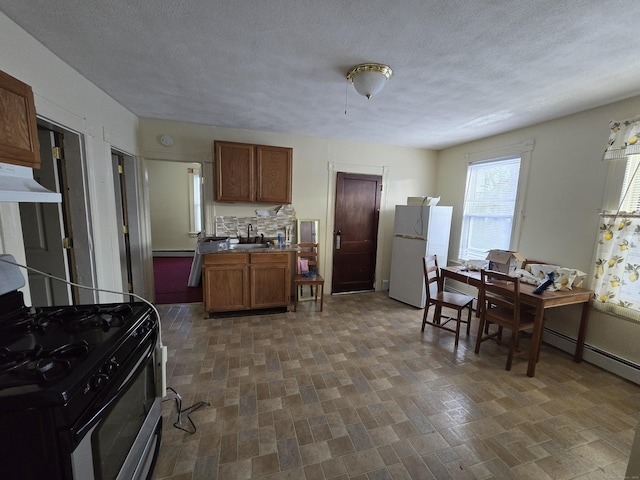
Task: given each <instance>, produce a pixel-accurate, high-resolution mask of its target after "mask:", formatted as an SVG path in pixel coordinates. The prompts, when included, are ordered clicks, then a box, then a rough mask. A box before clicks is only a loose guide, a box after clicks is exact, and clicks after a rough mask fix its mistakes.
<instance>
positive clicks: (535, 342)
mask: <svg viewBox="0 0 640 480" xmlns="http://www.w3.org/2000/svg"><path fill="white" fill-rule="evenodd" d="M543 325H544V308H542V306H541V305H538V306H537V307H536V316H535V319H534V320H533V333H532V335H531V345H530V346H529V365H528V366H527V375H528V376H529V377H533V376H534V375H535V374H536V363H537V360H538V349H539V346H540V342H542V327H543Z"/></svg>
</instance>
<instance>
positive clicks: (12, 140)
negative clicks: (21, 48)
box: [0, 71, 40, 168]
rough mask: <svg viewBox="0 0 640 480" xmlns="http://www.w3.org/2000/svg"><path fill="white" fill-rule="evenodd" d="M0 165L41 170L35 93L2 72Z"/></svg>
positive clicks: (0, 80)
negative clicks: (34, 100) (2, 163)
mask: <svg viewBox="0 0 640 480" xmlns="http://www.w3.org/2000/svg"><path fill="white" fill-rule="evenodd" d="M0 162H4V163H13V164H15V165H22V166H25V167H31V168H40V144H39V142H38V126H37V124H36V108H35V104H34V102H33V91H32V90H31V87H30V86H29V85H27V84H26V83H22V82H21V81H20V80H18V79H16V78H13V77H12V76H10V75H7V74H6V73H4V72H3V71H0Z"/></svg>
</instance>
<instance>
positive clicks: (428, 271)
mask: <svg viewBox="0 0 640 480" xmlns="http://www.w3.org/2000/svg"><path fill="white" fill-rule="evenodd" d="M422 264H423V265H424V286H425V289H426V293H427V304H429V303H430V302H431V285H432V284H433V283H435V284H436V285H437V286H438V288H437V291H438V292H441V291H442V287H443V285H442V277H441V276H440V268H439V267H438V256H437V255H427V256H426V257H423V258H422Z"/></svg>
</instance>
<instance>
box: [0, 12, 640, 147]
mask: <svg viewBox="0 0 640 480" xmlns="http://www.w3.org/2000/svg"><path fill="white" fill-rule="evenodd" d="M0 11H2V12H3V13H4V14H5V15H7V16H8V17H9V18H10V19H12V20H13V21H14V22H16V23H17V24H18V25H20V26H21V27H22V28H24V29H25V30H26V31H27V32H29V33H30V34H31V35H33V36H34V37H35V38H36V39H38V40H39V41H40V42H42V43H43V44H44V45H45V46H46V47H47V48H48V49H50V50H51V51H53V52H54V53H55V54H56V55H57V56H59V57H60V58H61V59H62V60H64V61H65V62H66V63H68V64H69V65H71V66H72V67H74V68H75V69H76V70H77V71H78V72H80V73H81V74H82V75H84V76H85V77H86V78H88V79H89V80H91V81H92V82H93V83H95V84H96V85H98V86H99V87H100V88H101V89H102V90H104V91H105V92H106V93H108V94H109V95H110V96H112V97H113V98H114V99H116V100H117V101H118V102H119V103H121V104H122V105H124V106H125V107H126V108H128V109H129V110H130V111H131V112H133V113H134V114H136V115H138V116H141V117H152V118H160V119H167V120H178V121H185V122H194V123H202V124H208V125H216V126H224V127H235V128H245V129H252V130H267V131H274V132H287V133H295V134H300V135H309V136H317V137H333V138H344V139H351V140H357V141H363V142H374V143H384V144H393V145H406V146H415V147H424V148H434V149H440V148H444V147H447V146H451V145H456V144H460V143H464V142H466V141H470V140H473V139H477V138H481V137H485V136H488V135H492V134H496V133H500V132H505V131H508V130H513V129H515V128H519V127H523V126H527V125H532V124H535V123H538V122H541V121H545V120H549V119H552V118H557V117H561V116H564V115H568V114H571V113H575V112H578V111H582V110H586V109H588V108H592V107H596V106H599V105H603V104H606V103H610V102H612V101H616V100H620V99H623V98H628V97H631V96H634V95H638V94H640V54H639V49H638V43H639V41H638V38H639V37H638V31H639V25H638V24H639V22H640V2H638V1H636V0H609V1H606V2H605V1H602V0H570V1H567V0H443V1H440V0H429V1H427V0H393V1H391V0H387V1H382V0H236V1H232V0H228V1H216V0H109V1H104V0H53V1H52V0H20V1H16V0H0ZM364 62H379V63H386V64H388V65H390V66H391V67H392V68H393V70H394V75H393V77H392V78H391V80H390V81H389V82H388V84H387V85H386V86H385V88H384V90H382V92H380V93H379V94H378V95H377V96H375V97H372V98H371V100H367V99H366V98H365V97H362V96H360V95H358V94H357V93H356V91H355V89H353V86H352V85H348V84H347V80H346V73H347V71H348V70H349V69H350V68H351V67H352V66H354V65H356V64H359V63H364ZM347 86H348V88H347ZM345 108H346V114H345Z"/></svg>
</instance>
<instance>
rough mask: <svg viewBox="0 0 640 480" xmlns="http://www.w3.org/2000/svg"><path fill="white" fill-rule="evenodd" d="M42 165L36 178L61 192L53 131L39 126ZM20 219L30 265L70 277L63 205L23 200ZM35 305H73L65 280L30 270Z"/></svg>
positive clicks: (55, 190)
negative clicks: (54, 159)
mask: <svg viewBox="0 0 640 480" xmlns="http://www.w3.org/2000/svg"><path fill="white" fill-rule="evenodd" d="M38 139H39V140H40V152H41V154H40V156H41V157H42V159H43V161H42V165H41V168H40V169H38V170H34V172H33V174H34V178H35V179H36V180H37V181H38V182H39V183H40V184H42V185H43V186H45V187H46V188H48V189H49V190H52V191H54V192H60V187H59V172H58V169H57V166H56V163H55V162H54V161H46V160H45V158H49V157H51V155H52V154H51V151H52V147H53V145H54V133H53V132H51V131H49V130H44V129H40V128H39V129H38ZM20 221H21V223H22V235H23V236H24V246H25V253H26V258H27V265H28V266H30V267H32V268H35V269H37V270H40V271H42V272H45V273H48V274H50V275H54V276H56V277H59V278H62V279H65V280H68V279H69V263H68V257H67V252H66V251H65V249H64V248H63V239H64V234H63V232H64V227H63V223H62V221H63V218H62V204H59V203H21V204H20ZM28 276H29V285H30V290H31V301H32V305H33V306H36V307H41V306H48V305H71V303H72V299H71V288H70V287H69V285H67V284H66V283H63V282H60V281H57V280H53V279H51V278H50V277H47V276H45V275H42V274H40V273H36V272H33V271H31V270H29V273H28Z"/></svg>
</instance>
